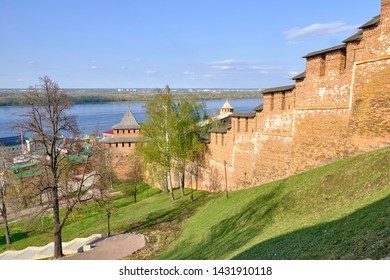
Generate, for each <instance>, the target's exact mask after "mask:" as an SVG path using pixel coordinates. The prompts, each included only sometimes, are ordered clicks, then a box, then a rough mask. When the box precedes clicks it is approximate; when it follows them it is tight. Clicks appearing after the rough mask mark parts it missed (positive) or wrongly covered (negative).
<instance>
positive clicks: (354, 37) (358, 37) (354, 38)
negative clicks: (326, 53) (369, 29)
mask: <svg viewBox="0 0 390 280" xmlns="http://www.w3.org/2000/svg"><path fill="white" fill-rule="evenodd" d="M361 39H363V31H362V30H360V31H359V32H358V33H356V34H354V35H352V36H351V37H348V38H347V39H345V40H344V41H343V43H349V42H355V41H360V40H361Z"/></svg>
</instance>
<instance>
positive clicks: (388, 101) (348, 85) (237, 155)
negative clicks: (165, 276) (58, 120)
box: [103, 0, 390, 191]
mask: <svg viewBox="0 0 390 280" xmlns="http://www.w3.org/2000/svg"><path fill="white" fill-rule="evenodd" d="M304 59H306V71H305V72H303V73H301V74H299V75H298V76H296V77H294V78H292V80H293V81H295V84H291V85H287V86H281V87H276V88H269V89H265V90H263V91H262V92H261V93H262V95H263V104H262V105H259V106H258V107H256V108H254V111H253V112H249V113H240V112H234V108H232V106H231V105H230V104H229V102H228V101H227V102H226V103H225V104H224V105H223V107H222V108H221V111H220V115H219V116H218V117H217V119H218V121H219V122H220V125H219V126H217V127H216V128H213V129H211V130H210V131H209V133H210V138H209V140H207V141H205V153H204V156H203V158H202V160H201V161H200V162H197V163H192V164H189V165H188V170H192V172H191V173H192V174H187V176H186V179H187V186H189V185H194V186H196V188H197V189H201V190H207V191H222V190H225V188H226V182H227V186H228V189H229V190H237V189H243V188H248V187H252V186H256V185H260V184H263V183H267V182H271V181H275V180H279V179H282V178H285V177H288V176H291V175H293V174H296V173H300V172H303V171H306V170H309V169H312V168H315V167H318V166H321V165H324V164H327V163H330V162H333V161H336V160H339V159H343V158H346V157H349V156H353V155H357V154H359V153H364V152H368V151H371V150H374V149H379V148H382V147H385V146H388V145H390V0H382V5H381V11H380V16H376V17H374V18H373V19H372V20H370V21H369V22H367V23H366V24H364V25H362V26H361V27H360V29H359V32H358V33H356V34H354V35H353V36H351V37H349V38H347V39H346V40H344V42H343V44H341V45H338V46H335V47H332V48H328V49H325V50H320V51H315V52H312V53H309V54H307V55H305V56H304ZM139 128H140V126H139V125H138V123H137V121H136V120H135V118H134V117H133V115H132V114H131V112H130V110H129V111H128V112H126V114H125V116H124V117H123V119H122V121H121V122H120V123H119V124H118V125H116V126H114V127H113V135H111V136H109V137H107V138H106V139H105V140H103V142H105V144H106V145H107V146H108V147H110V150H111V151H112V153H113V155H114V158H115V160H116V161H117V163H116V166H117V167H116V169H117V171H118V173H119V174H118V175H119V177H122V178H124V177H126V176H125V173H126V171H125V170H126V166H129V164H130V163H129V160H128V158H127V156H128V154H129V153H131V152H133V150H134V147H135V144H136V143H137V142H139V141H141V138H140V137H139ZM195 166H196V168H195ZM194 170H196V172H194ZM172 175H173V174H172ZM175 177H176V176H174V175H173V178H175ZM191 180H195V181H196V182H195V183H194V182H191ZM174 185H175V186H177V182H175V184H174Z"/></svg>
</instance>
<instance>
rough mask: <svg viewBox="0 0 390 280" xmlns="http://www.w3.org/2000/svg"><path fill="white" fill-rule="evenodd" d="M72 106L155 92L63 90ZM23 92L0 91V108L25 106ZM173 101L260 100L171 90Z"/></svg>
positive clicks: (242, 94)
mask: <svg viewBox="0 0 390 280" xmlns="http://www.w3.org/2000/svg"><path fill="white" fill-rule="evenodd" d="M64 91H65V92H67V93H68V94H69V96H70V99H71V100H72V102H73V103H74V104H103V103H132V102H145V101H148V100H150V99H151V98H153V96H154V95H155V94H156V90H150V89H130V90H129V89H126V90H121V89H96V90H93V89H79V90H74V89H73V90H66V89H65V90H64ZM25 93H26V91H25V90H12V89H10V90H5V89H3V90H0V106H25V105H27V104H26V102H25V98H24V96H23V95H24V94H25ZM172 94H173V96H174V97H175V99H187V98H189V97H190V96H195V97H196V98H198V99H200V100H218V99H251V98H262V95H261V93H260V90H256V89H236V90H235V89H210V90H209V89H197V90H183V89H181V90H172Z"/></svg>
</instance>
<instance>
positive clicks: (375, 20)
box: [359, 16, 380, 29]
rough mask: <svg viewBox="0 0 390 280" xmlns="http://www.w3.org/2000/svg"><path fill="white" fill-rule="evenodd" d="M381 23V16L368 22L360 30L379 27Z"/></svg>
mask: <svg viewBox="0 0 390 280" xmlns="http://www.w3.org/2000/svg"><path fill="white" fill-rule="evenodd" d="M379 21H380V16H376V17H373V18H372V20H370V21H369V22H366V23H365V24H363V25H362V26H360V27H359V28H360V29H364V28H367V27H371V26H374V25H378V23H379Z"/></svg>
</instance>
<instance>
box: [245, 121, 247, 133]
mask: <svg viewBox="0 0 390 280" xmlns="http://www.w3.org/2000/svg"><path fill="white" fill-rule="evenodd" d="M245 132H248V118H245Z"/></svg>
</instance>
